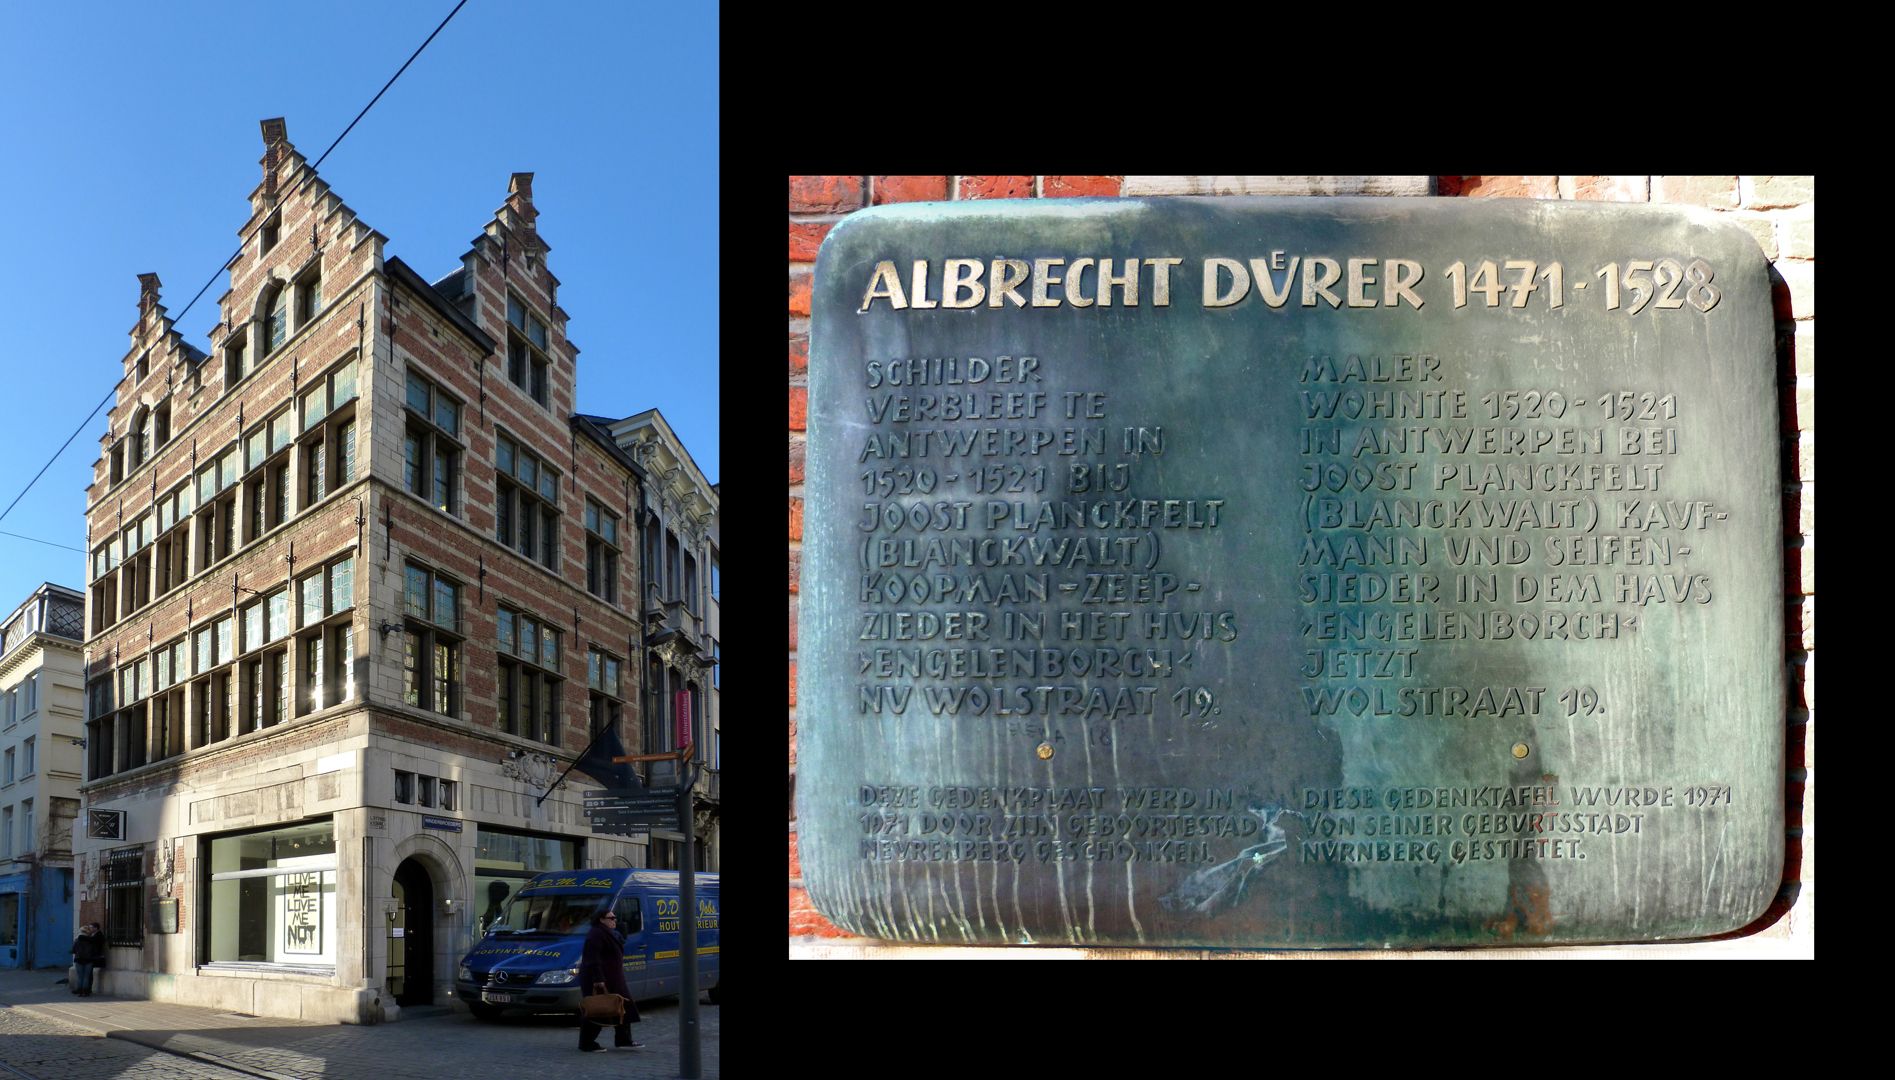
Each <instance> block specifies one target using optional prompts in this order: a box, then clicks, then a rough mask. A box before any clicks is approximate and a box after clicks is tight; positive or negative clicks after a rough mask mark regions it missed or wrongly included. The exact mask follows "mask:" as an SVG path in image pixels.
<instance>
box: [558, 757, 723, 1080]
mask: <svg viewBox="0 0 1895 1080" xmlns="http://www.w3.org/2000/svg"><path fill="white" fill-rule="evenodd" d="M690 758H691V746H690V742H689V740H688V739H686V740H682V748H681V749H679V750H676V751H674V752H672V753H668V754H630V755H626V756H624V757H615V758H613V759H612V763H613V764H615V765H624V764H630V763H632V762H636V761H676V762H677V763H678V772H679V773H680V774H682V775H681V777H680V779H681V782H680V783H679V785H678V787H677V789H676V790H674V791H668V792H651V793H649V794H645V795H623V796H617V797H614V796H611V795H607V796H604V797H598V796H594V797H592V798H588V799H587V800H586V805H587V806H588V807H590V806H592V805H594V802H595V800H596V801H598V802H601V803H603V802H607V801H611V802H622V803H625V804H628V805H627V807H626V811H625V812H627V813H637V812H641V811H640V809H635V808H634V806H633V805H631V804H645V803H653V802H655V803H659V804H662V803H664V802H666V801H669V802H670V804H671V808H672V814H673V816H672V817H671V819H670V821H669V823H668V824H666V825H662V826H659V827H660V828H664V829H669V830H674V831H679V832H682V833H684V858H683V859H682V860H681V864H682V865H680V867H679V869H678V906H679V908H680V910H679V913H678V968H679V972H678V974H679V976H680V978H679V983H680V986H679V988H678V990H679V993H678V1005H679V1008H678V1075H679V1076H680V1077H682V1078H683V1080H698V1077H700V1076H703V1075H704V1071H703V1069H704V1067H703V1064H702V1059H701V1051H700V1048H699V1046H698V1019H697V879H696V873H695V868H696V866H697V852H696V851H694V850H693V848H694V847H695V845H696V842H697V838H696V837H695V836H694V835H692V834H693V833H694V832H695V831H696V830H694V829H690V828H685V829H679V828H678V823H679V822H681V821H689V820H690V817H691V784H692V777H691V775H690V772H689V770H688V769H686V768H685V766H687V765H688V764H689V763H690ZM643 812H655V808H654V810H649V811H643ZM592 828H593V831H594V832H597V831H599V826H598V819H597V818H596V817H595V818H594V819H593V826H592Z"/></svg>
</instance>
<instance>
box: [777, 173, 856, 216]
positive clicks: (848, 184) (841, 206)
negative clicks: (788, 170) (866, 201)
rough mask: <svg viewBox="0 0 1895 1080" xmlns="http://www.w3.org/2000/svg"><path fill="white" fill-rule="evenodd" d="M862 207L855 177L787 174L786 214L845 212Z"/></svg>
mask: <svg viewBox="0 0 1895 1080" xmlns="http://www.w3.org/2000/svg"><path fill="white" fill-rule="evenodd" d="M861 208H862V178H861V177H859V176H792V177H790V213H792V214H846V213H848V212H849V211H851V210H859V209H861Z"/></svg>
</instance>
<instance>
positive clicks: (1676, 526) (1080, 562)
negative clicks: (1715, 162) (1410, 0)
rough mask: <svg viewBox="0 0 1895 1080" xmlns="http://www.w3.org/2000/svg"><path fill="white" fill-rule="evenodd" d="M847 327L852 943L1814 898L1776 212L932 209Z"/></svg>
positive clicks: (1158, 936)
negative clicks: (1802, 857) (1793, 755)
mask: <svg viewBox="0 0 1895 1080" xmlns="http://www.w3.org/2000/svg"><path fill="white" fill-rule="evenodd" d="M812 304H813V309H812V318H811V330H810V354H809V362H810V376H809V390H810V394H809V397H810V404H809V436H808V447H807V480H806V484H805V497H806V511H805V522H804V554H803V573H802V576H801V581H802V602H801V620H802V623H801V628H800V643H801V652H800V654H799V657H798V673H799V678H800V680H801V684H800V687H799V690H798V702H799V708H798V713H799V731H800V740H801V741H800V745H799V748H798V753H799V763H800V764H799V776H798V784H797V799H798V821H799V826H798V828H799V842H800V848H799V852H800V857H801V861H802V869H803V877H804V883H805V885H806V886H807V888H808V891H809V895H810V898H811V900H812V901H813V902H814V903H815V905H816V906H817V907H818V908H819V909H820V910H821V911H822V912H823V913H824V914H825V915H827V916H828V917H829V918H830V919H832V920H834V922H835V923H836V924H837V925H839V926H841V927H844V928H845V929H848V930H850V931H854V932H856V933H860V934H863V935H867V936H871V937H876V938H883V939H888V940H897V941H921V942H943V943H956V944H959V943H976V942H978V943H1012V944H1020V943H1060V944H1105V945H1196V946H1252V947H1256V946H1276V947H1284V946H1288V947H1343V946H1388V945H1405V946H1415V945H1421V946H1426V945H1440V946H1460V945H1481V944H1502V943H1510V944H1521V943H1553V942H1606V941H1642V940H1653V939H1676V938H1689V937H1696V936H1704V935H1709V934H1715V933H1721V932H1725V931H1729V930H1732V929H1735V928H1738V927H1741V926H1744V925H1745V924H1746V923H1748V922H1750V921H1751V920H1753V919H1755V918H1756V917H1757V916H1758V915H1759V914H1760V913H1761V912H1762V911H1763V910H1764V908H1765V906H1766V905H1767V903H1768V902H1769V900H1770V899H1771V897H1772V896H1773V895H1774V894H1775V892H1776V890H1777V883H1778V880H1779V877H1780V872H1781V863H1782V857H1783V848H1784V838H1783V716H1784V681H1783V680H1784V674H1783V665H1782V663H1781V653H1782V640H1783V613H1782V600H1781V598H1780V595H1779V594H1780V592H1781V588H1780V577H1781V572H1782V571H1781V566H1782V562H1781V543H1782V541H1781V521H1780V513H1781V508H1780V483H1779V480H1778V461H1777V457H1778V440H1777V395H1776V382H1775V373H1776V368H1775V356H1774V348H1773V336H1772V313H1771V304H1770V291H1769V284H1768V279H1767V276H1766V267H1765V263H1764V260H1763V257H1762V254H1761V252H1760V251H1759V250H1758V248H1757V245H1756V243H1755V241H1754V240H1752V239H1751V238H1750V237H1749V236H1748V234H1746V233H1744V232H1742V231H1741V230H1740V229H1738V228H1737V227H1735V226H1732V225H1728V224H1724V223H1721V222H1719V221H1717V220H1716V219H1715V217H1714V216H1713V215H1711V214H1709V213H1705V212H1698V211H1694V210H1689V209H1683V208H1655V207H1644V206H1619V205H1598V204H1578V203H1552V202H1534V201H1527V200H1504V199H1503V200H1492V201H1487V200H1446V199H1397V198H1386V199H1235V198H1220V199H1174V200H1166V199H1145V200H1139V199H1122V200H1057V201H1046V202H1041V201H1030V202H1012V203H1008V202H981V203H967V204H958V203H957V204H917V205H903V206H887V207H877V208H873V209H870V210H867V211H864V212H861V213H858V214H855V215H852V216H850V217H849V218H848V219H847V220H845V221H843V222H842V223H840V224H839V225H838V226H837V227H836V228H835V229H834V230H832V231H831V233H830V234H829V236H828V238H827V239H826V241H825V243H824V246H823V248H822V252H821V254H820V257H819V259H818V261H817V265H816V272H815V281H814V291H813V301H812ZM1502 747H1504V748H1507V749H1506V750H1505V751H1504V752H1500V753H1496V752H1495V751H1496V749H1497V748H1502Z"/></svg>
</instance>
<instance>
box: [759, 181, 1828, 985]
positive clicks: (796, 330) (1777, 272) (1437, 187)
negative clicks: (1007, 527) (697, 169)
mask: <svg viewBox="0 0 1895 1080" xmlns="http://www.w3.org/2000/svg"><path fill="white" fill-rule="evenodd" d="M1427 194H1434V195H1437V196H1442V197H1449V198H1476V199H1493V198H1499V199H1578V200H1602V201H1610V202H1639V203H1657V204H1663V203H1682V204H1687V205H1691V206H1701V207H1707V208H1709V209H1712V210H1715V211H1718V212H1719V213H1720V214H1723V215H1725V216H1727V217H1728V218H1729V219H1730V220H1731V221H1732V222H1734V223H1735V224H1737V225H1740V226H1742V227H1743V228H1744V229H1746V230H1748V231H1749V232H1750V234H1751V235H1752V236H1754V237H1756V239H1757V244H1758V246H1759V247H1761V248H1762V249H1763V253H1764V256H1765V257H1766V258H1768V259H1769V260H1770V264H1771V267H1772V273H1771V284H1772V287H1773V291H1774V295H1775V301H1776V317H1777V372H1778V385H1779V388H1780V393H1781V402H1782V405H1781V424H1782V439H1783V447H1782V485H1783V508H1784V515H1783V529H1784V541H1783V542H1784V552H1783V554H1784V576H1783V595H1784V608H1785V616H1786V626H1787V633H1786V635H1785V640H1784V663H1785V665H1787V668H1788V672H1789V707H1788V710H1787V714H1786V716H1785V717H1784V722H1785V724H1786V725H1787V728H1788V735H1789V737H1788V739H1787V741H1786V746H1787V753H1788V761H1787V763H1786V764H1787V768H1788V770H1789V771H1788V777H1789V782H1788V785H1787V788H1786V790H1785V792H1784V799H1785V803H1786V808H1787V811H1788V813H1787V817H1786V826H1787V828H1788V830H1789V836H1788V839H1787V845H1788V846H1787V849H1786V850H1787V857H1786V858H1785V860H1784V866H1783V888H1782V890H1781V891H1780V892H1779V894H1778V896H1777V900H1776V902H1775V903H1774V904H1772V905H1771V907H1770V910H1769V911H1768V912H1766V913H1765V915H1764V916H1763V918H1761V919H1759V920H1758V922H1757V923H1756V924H1754V925H1753V926H1751V927H1749V928H1747V929H1746V930H1744V931H1740V932H1739V933H1737V934H1733V935H1730V936H1731V937H1749V938H1754V939H1756V940H1758V941H1759V942H1760V943H1764V944H1770V943H1774V942H1776V941H1777V940H1778V939H1781V941H1782V942H1784V943H1791V942H1795V941H1813V937H1812V935H1813V925H1814V891H1815V883H1816V870H1815V857H1814V856H1815V851H1814V843H1813V840H1814V836H1813V833H1814V828H1813V826H1814V820H1813V817H1812V812H1813V809H1814V801H1815V725H1814V723H1813V722H1812V721H1813V719H1814V716H1815V711H1816V182H1815V178H1814V177H1809V176H1432V177H1430V176H1320V177H1293V176H792V177H790V206H789V211H790V213H789V217H790V289H789V292H790V314H789V324H790V370H789V388H790V432H789V443H790V451H789V456H790V503H789V522H790V544H789V548H790V558H789V564H790V602H789V608H790V611H789V618H790V670H789V687H790V741H789V749H790V795H791V804H790V844H789V860H790V862H789V865H790V881H789V886H790V928H789V932H790V937H791V939H792V940H799V939H800V940H802V941H806V942H807V941H813V940H820V939H823V938H837V937H842V936H844V934H843V931H841V930H839V929H837V928H836V927H834V926H833V925H831V924H830V923H829V921H828V920H827V919H824V918H823V917H822V915H820V914H819V913H818V912H817V911H816V910H815V909H814V908H813V907H811V906H810V903H809V898H808V896H807V895H806V894H805V893H804V891H803V883H802V870H801V864H800V862H799V861H798V858H797V850H796V808H795V792H796V603H797V575H798V573H799V572H800V568H801V562H802V546H803V545H802V536H803V446H804V434H805V433H804V429H805V415H806V413H807V410H808V393H809V391H808V385H809V295H810V274H811V272H812V270H813V269H814V264H815V260H816V250H817V248H818V247H820V246H821V244H822V238H823V236H824V235H825V234H826V233H828V231H829V230H830V229H831V228H833V227H834V226H835V224H836V222H838V221H840V220H842V218H843V217H845V216H846V215H848V214H850V213H853V212H854V211H856V210H860V209H862V208H863V207H866V206H880V205H882V204H884V203H895V202H914V201H920V200H944V199H954V200H959V199H1051V198H1060V197H1065V196H1075V195H1092V196H1127V197H1130V196H1143V195H1191V196H1197V197H1203V198H1217V197H1220V196H1226V195H1309V196H1312V197H1322V196H1327V195H1427ZM1811 947H1812V949H1813V945H1812V946H1811ZM1614 948H1628V947H1623V946H1621V947H1614Z"/></svg>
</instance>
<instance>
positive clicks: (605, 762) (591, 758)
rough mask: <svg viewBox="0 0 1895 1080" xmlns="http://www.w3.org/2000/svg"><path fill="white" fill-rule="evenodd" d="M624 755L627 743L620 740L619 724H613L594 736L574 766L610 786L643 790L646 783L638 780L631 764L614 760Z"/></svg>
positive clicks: (616, 788) (618, 788)
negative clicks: (643, 783)
mask: <svg viewBox="0 0 1895 1080" xmlns="http://www.w3.org/2000/svg"><path fill="white" fill-rule="evenodd" d="M624 756H625V744H624V743H622V742H620V741H619V730H618V725H617V724H612V725H609V726H608V727H607V728H606V729H605V730H604V731H601V732H600V733H599V734H598V735H597V736H595V737H594V738H593V740H592V745H591V746H588V747H586V752H585V753H583V754H581V755H579V761H578V763H577V764H575V765H574V766H573V767H574V768H576V769H578V770H579V771H580V772H582V773H585V774H586V775H587V776H590V777H592V778H593V779H594V780H597V781H598V782H599V783H601V784H604V785H605V786H606V787H608V788H612V789H614V790H620V791H623V790H631V791H643V790H644V785H642V784H640V783H639V782H638V776H637V774H635V773H633V772H632V767H631V765H629V764H625V763H620V762H614V761H613V760H612V759H613V758H615V757H624Z"/></svg>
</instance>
